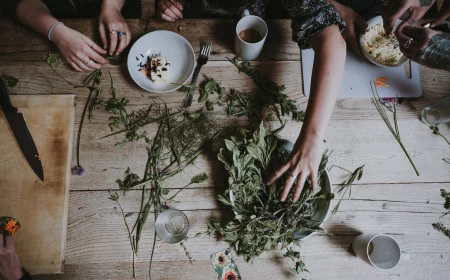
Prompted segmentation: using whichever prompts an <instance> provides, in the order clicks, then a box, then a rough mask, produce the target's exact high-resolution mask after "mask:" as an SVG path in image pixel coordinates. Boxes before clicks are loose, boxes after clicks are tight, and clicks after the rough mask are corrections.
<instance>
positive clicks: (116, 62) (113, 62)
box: [105, 56, 122, 66]
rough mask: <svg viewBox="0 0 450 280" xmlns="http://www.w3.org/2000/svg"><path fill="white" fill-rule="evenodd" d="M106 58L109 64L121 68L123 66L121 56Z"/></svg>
mask: <svg viewBox="0 0 450 280" xmlns="http://www.w3.org/2000/svg"><path fill="white" fill-rule="evenodd" d="M105 58H106V59H107V60H108V62H109V64H111V65H113V66H120V65H121V64H122V61H121V60H120V57H119V56H106V57H105Z"/></svg>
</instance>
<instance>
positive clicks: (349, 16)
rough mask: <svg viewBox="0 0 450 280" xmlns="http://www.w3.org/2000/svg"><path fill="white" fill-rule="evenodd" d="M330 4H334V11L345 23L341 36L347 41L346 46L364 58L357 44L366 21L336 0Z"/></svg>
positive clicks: (364, 30)
mask: <svg viewBox="0 0 450 280" xmlns="http://www.w3.org/2000/svg"><path fill="white" fill-rule="evenodd" d="M332 4H333V5H334V8H335V9H336V12H337V13H338V14H339V16H340V17H341V18H342V19H343V20H344V21H345V23H346V25H347V27H346V28H345V30H344V32H342V36H343V37H344V40H345V42H347V47H349V48H351V49H352V50H353V51H354V52H355V53H356V54H357V55H359V56H360V57H362V58H364V55H363V53H362V51H361V48H360V46H359V34H364V33H366V29H367V22H366V21H365V20H364V19H363V18H362V17H360V16H359V15H358V14H357V13H356V12H355V11H354V10H353V9H352V8H350V7H347V6H344V5H342V4H339V3H338V2H336V1H333V2H332Z"/></svg>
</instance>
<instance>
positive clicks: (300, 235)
mask: <svg viewBox="0 0 450 280" xmlns="http://www.w3.org/2000/svg"><path fill="white" fill-rule="evenodd" d="M293 148H294V143H292V142H284V143H283V144H282V145H281V146H280V148H279V149H278V151H283V150H284V151H287V152H289V153H290V152H292V150H293ZM325 174H326V177H325V178H326V179H325V182H324V185H323V186H321V187H322V189H321V191H323V192H324V193H325V194H330V193H331V188H332V184H331V180H330V175H329V174H328V172H327V171H326V170H325ZM229 195H230V200H231V202H234V193H233V191H230V193H229ZM317 201H318V202H317V209H316V212H315V213H314V215H313V216H312V220H314V221H315V222H314V223H312V226H319V227H322V225H323V224H324V222H325V221H326V220H327V219H328V216H329V215H330V207H331V201H330V200H326V199H318V200H317ZM234 214H235V215H237V213H236V212H234ZM315 233H316V232H314V231H297V232H295V233H294V238H295V239H298V240H306V239H307V238H309V237H311V236H312V235H313V234H315Z"/></svg>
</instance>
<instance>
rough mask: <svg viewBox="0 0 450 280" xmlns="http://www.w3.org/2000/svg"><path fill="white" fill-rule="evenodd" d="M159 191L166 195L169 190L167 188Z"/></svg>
mask: <svg viewBox="0 0 450 280" xmlns="http://www.w3.org/2000/svg"><path fill="white" fill-rule="evenodd" d="M161 193H162V194H163V195H168V194H169V190H168V189H162V190H161Z"/></svg>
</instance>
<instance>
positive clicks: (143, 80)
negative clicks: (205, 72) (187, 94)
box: [127, 30, 195, 93]
mask: <svg viewBox="0 0 450 280" xmlns="http://www.w3.org/2000/svg"><path fill="white" fill-rule="evenodd" d="M159 53H160V54H161V56H163V57H166V58H167V59H168V61H169V62H170V69H169V76H168V81H167V82H166V83H164V84H157V83H154V82H153V81H152V80H151V79H150V77H148V76H147V75H145V74H144V73H142V72H140V71H139V69H142V67H140V66H139V65H140V64H142V65H143V64H145V63H147V58H148V56H151V55H153V54H159ZM127 65H128V72H129V73H130V76H131V78H132V79H133V80H134V82H135V83H136V84H137V85H138V86H140V87H141V88H143V89H145V90H147V91H150V92H155V93H166V92H171V91H174V90H177V89H178V88H180V87H181V85H183V84H185V83H186V82H187V81H188V80H189V78H190V77H191V75H192V72H193V71H194V66H195V53H194V49H193V48H192V46H191V44H190V43H189V42H188V41H187V40H186V39H185V38H184V37H183V36H181V35H179V34H177V33H175V32H171V31H165V30H159V31H153V32H150V33H147V34H145V35H144V36H142V37H141V38H140V39H139V40H137V41H136V43H134V45H133V46H132V47H131V49H130V53H129V54H128V60H127Z"/></svg>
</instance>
